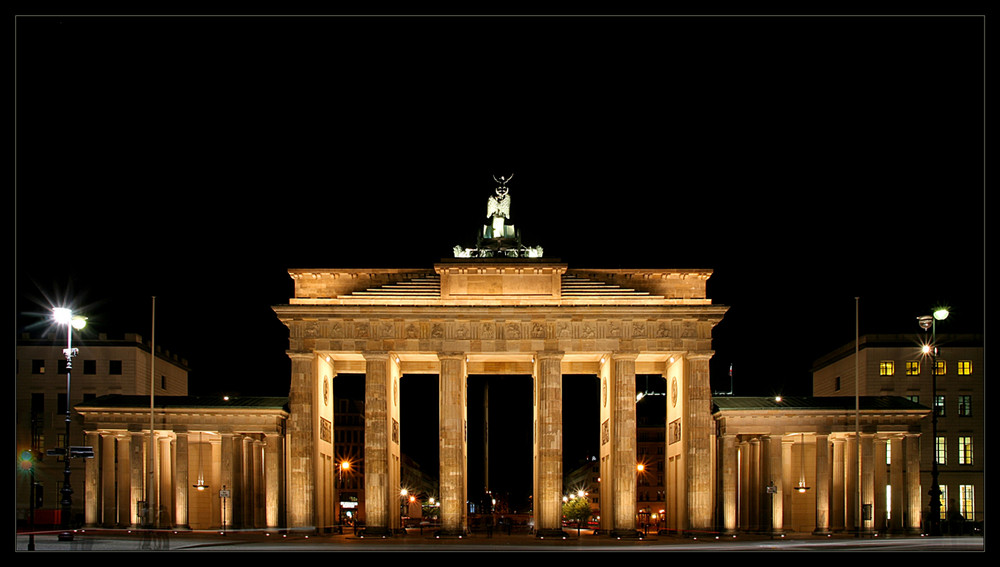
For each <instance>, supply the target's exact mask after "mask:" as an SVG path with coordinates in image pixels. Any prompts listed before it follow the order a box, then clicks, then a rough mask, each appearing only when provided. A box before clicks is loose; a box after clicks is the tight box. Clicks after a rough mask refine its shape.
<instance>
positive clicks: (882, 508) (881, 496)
mask: <svg viewBox="0 0 1000 567" xmlns="http://www.w3.org/2000/svg"><path fill="white" fill-rule="evenodd" d="M888 441H889V440H888V439H886V438H885V437H875V438H874V455H873V457H872V467H873V469H874V470H873V471H872V474H873V475H874V477H873V478H874V485H873V488H874V490H875V492H874V494H873V496H872V504H874V506H872V509H873V515H872V520H873V523H872V529H873V530H875V531H876V532H879V531H882V530H885V529H887V528H888V525H887V524H886V517H887V515H888V513H887V512H888V511H887V510H886V505H885V497H886V494H885V490H886V484H888V481H889V479H888V478H886V477H887V474H886V473H887V472H888V471H887V470H886V464H885V460H886V450H887V449H886V448H887V444H888Z"/></svg>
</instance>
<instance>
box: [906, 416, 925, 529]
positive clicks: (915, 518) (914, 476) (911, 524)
mask: <svg viewBox="0 0 1000 567" xmlns="http://www.w3.org/2000/svg"><path fill="white" fill-rule="evenodd" d="M904 443H905V448H904V450H905V451H906V481H905V482H906V500H907V505H906V526H905V527H906V531H908V532H910V533H920V516H921V513H920V512H921V509H920V506H921V502H920V436H919V435H915V434H914V435H907V436H906V440H905V441H904Z"/></svg>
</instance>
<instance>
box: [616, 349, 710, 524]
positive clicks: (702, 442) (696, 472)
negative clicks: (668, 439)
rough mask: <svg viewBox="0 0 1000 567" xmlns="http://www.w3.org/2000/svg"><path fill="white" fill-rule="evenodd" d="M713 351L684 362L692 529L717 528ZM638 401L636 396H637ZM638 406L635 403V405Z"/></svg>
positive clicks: (694, 356)
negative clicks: (712, 457) (714, 479)
mask: <svg viewBox="0 0 1000 567" xmlns="http://www.w3.org/2000/svg"><path fill="white" fill-rule="evenodd" d="M713 354H714V353H712V352H699V353H695V354H689V355H688V356H687V357H686V360H687V364H685V365H684V368H685V372H686V374H687V379H686V380H685V383H686V386H687V399H686V400H685V404H684V409H685V411H686V412H687V422H686V423H685V426H686V427H685V432H684V434H683V435H684V440H685V443H686V444H687V451H686V455H685V460H686V467H687V510H688V528H689V529H692V530H711V529H713V528H714V523H713V510H714V509H715V501H714V495H715V491H714V486H713V478H712V459H711V458H709V455H711V454H712V441H713V439H714V434H715V431H714V420H713V419H712V387H711V383H710V372H709V362H710V361H711V359H712V355H713ZM633 402H634V396H633ZM633 406H634V404H633Z"/></svg>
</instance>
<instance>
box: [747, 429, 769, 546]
mask: <svg viewBox="0 0 1000 567" xmlns="http://www.w3.org/2000/svg"><path fill="white" fill-rule="evenodd" d="M760 456H761V440H760V437H754V438H752V439H750V456H749V458H748V459H747V468H748V469H749V471H748V476H749V478H750V482H748V483H747V486H746V489H745V490H746V493H747V496H746V498H747V503H748V506H747V516H748V517H749V521H748V522H747V525H746V528H747V529H749V530H751V531H755V532H756V531H760V529H761V526H762V524H761V514H762V512H761V509H760V502H761V493H762V492H764V485H765V484H766V483H762V482H761V476H762V470H761V457H760Z"/></svg>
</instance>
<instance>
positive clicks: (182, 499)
mask: <svg viewBox="0 0 1000 567" xmlns="http://www.w3.org/2000/svg"><path fill="white" fill-rule="evenodd" d="M188 435H189V434H188V432H187V431H179V432H177V433H176V436H177V441H176V447H175V449H176V451H175V456H174V462H175V463H176V467H175V472H174V522H175V523H174V526H175V527H177V528H180V529H184V530H186V529H188V514H189V513H190V509H189V507H188V490H190V488H191V483H190V482H189V481H188V456H189V455H188V447H189V446H190V445H189V444H188V441H189V437H188Z"/></svg>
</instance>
